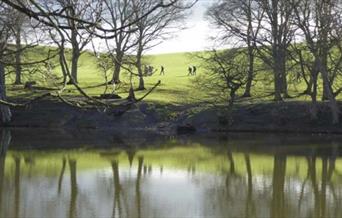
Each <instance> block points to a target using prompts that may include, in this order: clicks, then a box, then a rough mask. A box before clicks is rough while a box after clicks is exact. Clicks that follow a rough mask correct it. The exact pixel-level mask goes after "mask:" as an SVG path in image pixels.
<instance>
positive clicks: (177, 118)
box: [2, 99, 342, 135]
mask: <svg viewBox="0 0 342 218" xmlns="http://www.w3.org/2000/svg"><path fill="white" fill-rule="evenodd" d="M193 107H194V106H193V105H192V106H174V107H172V106H171V107H168V108H167V109H165V108H164V109H163V110H160V109H159V106H158V105H155V104H147V103H139V104H137V105H136V106H134V107H133V108H132V109H131V110H130V111H128V112H127V113H125V114H124V115H122V116H120V117H118V116H114V115H113V114H110V113H104V112H101V111H97V110H81V109H78V108H75V107H71V106H68V105H65V104H63V103H61V102H58V101H55V100H49V99H46V100H41V101H38V102H35V103H34V104H32V105H30V107H27V108H14V109H13V110H12V113H13V119H12V122H11V123H9V124H6V125H4V124H2V127H10V128H29V129H31V128H50V129H98V130H106V131H112V132H117V133H120V132H122V133H125V132H129V131H145V132H151V133H156V134H161V135H175V134H177V128H178V127H179V126H184V125H188V126H191V127H194V128H196V132H197V133H210V132H219V133H227V132H256V133H317V134H342V122H340V124H337V125H333V124H332V122H331V120H332V119H331V115H330V110H329V106H328V105H327V104H326V103H321V104H320V105H319V113H318V117H317V119H315V120H313V119H312V117H311V115H310V108H311V106H310V104H309V103H307V102H284V103H274V102H270V103H260V104H249V105H237V106H236V107H235V109H234V110H233V111H232V112H231V114H230V116H228V115H226V114H224V113H223V112H222V111H223V108H207V109H202V110H198V111H196V110H195V111H196V112H194V110H193ZM341 109H342V107H341ZM170 114H174V115H173V116H170ZM228 117H229V118H228Z"/></svg>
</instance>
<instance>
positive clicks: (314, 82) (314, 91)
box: [310, 67, 318, 120]
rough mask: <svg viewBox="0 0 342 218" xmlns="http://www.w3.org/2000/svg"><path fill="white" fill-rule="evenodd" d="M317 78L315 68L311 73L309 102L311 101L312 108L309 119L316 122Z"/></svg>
mask: <svg viewBox="0 0 342 218" xmlns="http://www.w3.org/2000/svg"><path fill="white" fill-rule="evenodd" d="M317 76H318V71H317V69H316V67H315V70H314V72H312V92H311V94H310V96H311V101H312V108H311V117H312V119H314V120H316V119H317V113H318V106H317V88H318V86H317V85H318V84H317Z"/></svg>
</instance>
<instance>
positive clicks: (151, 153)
mask: <svg viewBox="0 0 342 218" xmlns="http://www.w3.org/2000/svg"><path fill="white" fill-rule="evenodd" d="M97 139H98V140H97ZM339 142H341V143H342V141H341V138H340V137H338V136H336V137H335V136H312V135H302V136H298V135H295V136H294V135H268V134H231V135H208V136H179V137H170V136H156V135H147V134H142V135H139V134H137V135H130V134H128V135H121V136H118V135H116V136H115V137H114V136H113V135H112V134H109V133H103V132H101V133H91V132H78V133H75V132H58V131H57V132H49V131H46V130H39V131H35V132H31V131H29V132H27V131H25V130H19V131H17V130H4V131H3V132H2V139H1V148H2V152H1V153H2V155H1V157H0V217H133V218H134V217H137V218H139V217H142V218H150V217H172V218H176V217H177V218H178V217H262V218H264V217H341V216H342V207H341V206H340V205H341V202H342V158H340V154H341V151H342V150H341V147H342V146H341V145H342V144H341V143H339Z"/></svg>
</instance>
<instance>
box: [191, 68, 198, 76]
mask: <svg viewBox="0 0 342 218" xmlns="http://www.w3.org/2000/svg"><path fill="white" fill-rule="evenodd" d="M196 73H197V68H196V66H192V75H193V76H196Z"/></svg>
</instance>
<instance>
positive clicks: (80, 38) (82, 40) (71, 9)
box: [45, 0, 102, 84]
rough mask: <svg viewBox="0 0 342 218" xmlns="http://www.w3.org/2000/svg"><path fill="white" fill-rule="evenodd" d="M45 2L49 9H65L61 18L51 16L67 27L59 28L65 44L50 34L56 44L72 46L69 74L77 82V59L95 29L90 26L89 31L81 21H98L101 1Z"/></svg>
mask: <svg viewBox="0 0 342 218" xmlns="http://www.w3.org/2000/svg"><path fill="white" fill-rule="evenodd" d="M45 4H46V5H47V8H49V10H56V8H57V10H65V16H66V18H63V19H61V18H60V17H58V16H55V17H53V19H54V20H55V21H56V22H57V23H58V24H59V25H63V26H65V27H67V28H61V29H60V30H62V31H63V34H64V36H65V39H66V42H65V44H62V43H58V41H59V40H60V38H55V37H54V36H55V35H54V34H51V36H53V38H54V41H55V42H56V43H57V45H58V46H62V45H63V46H65V45H68V44H70V46H71V48H72V55H71V70H70V74H71V77H72V79H73V80H74V82H75V83H78V61H79V58H80V56H81V55H82V51H83V50H84V49H85V48H86V46H87V45H88V44H89V43H90V41H91V40H92V38H93V37H94V34H93V32H94V31H95V30H94V28H95V27H92V28H93V29H91V31H89V29H85V28H84V27H83V23H82V21H83V20H85V21H87V22H90V23H97V22H99V20H100V17H101V11H102V9H101V8H102V6H101V4H102V2H101V1H94V0H57V1H53V2H50V1H49V0H46V3H45ZM78 20H80V21H78ZM54 31H55V30H54ZM57 36H58V35H57ZM65 79H66V75H65V74H64V80H65ZM70 79H71V78H70ZM69 83H70V84H71V83H72V82H71V81H69Z"/></svg>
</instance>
